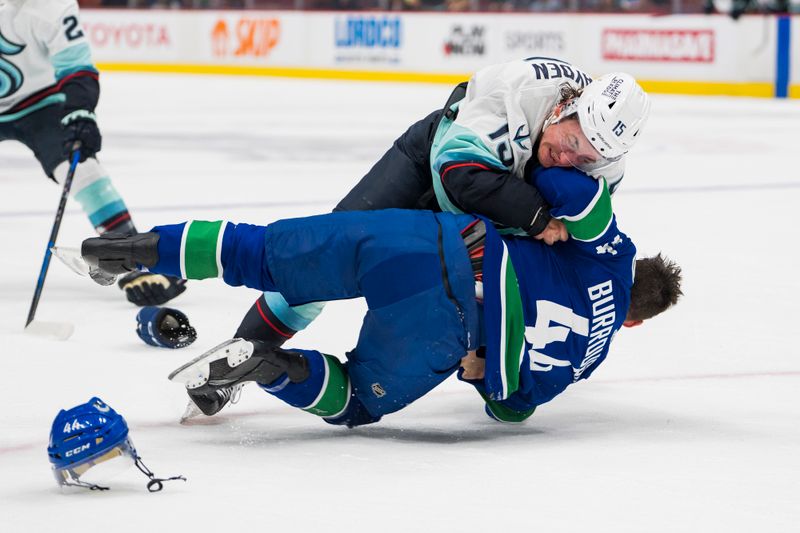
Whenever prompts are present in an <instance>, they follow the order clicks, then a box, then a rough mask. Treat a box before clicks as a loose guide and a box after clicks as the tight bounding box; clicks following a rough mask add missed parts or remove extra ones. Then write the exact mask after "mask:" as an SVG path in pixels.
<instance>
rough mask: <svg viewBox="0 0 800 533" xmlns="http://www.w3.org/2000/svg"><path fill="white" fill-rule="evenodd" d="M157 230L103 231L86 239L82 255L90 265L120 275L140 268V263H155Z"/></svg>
mask: <svg viewBox="0 0 800 533" xmlns="http://www.w3.org/2000/svg"><path fill="white" fill-rule="evenodd" d="M159 237H160V235H159V234H158V233H152V232H150V233H137V234H136V235H127V234H124V233H111V232H109V233H104V234H103V235H101V236H100V237H92V238H91V239H86V240H85V241H83V244H82V245H81V256H83V259H84V261H86V263H88V264H89V266H90V267H94V268H97V269H99V270H102V271H104V272H106V273H108V274H112V275H120V274H127V273H129V272H134V271H135V270H138V266H137V265H142V266H145V267H152V266H153V265H155V264H156V263H157V262H158V239H159Z"/></svg>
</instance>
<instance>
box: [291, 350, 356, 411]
mask: <svg viewBox="0 0 800 533" xmlns="http://www.w3.org/2000/svg"><path fill="white" fill-rule="evenodd" d="M322 356H323V359H324V361H325V379H324V380H323V383H322V389H321V390H320V393H319V395H318V396H317V397H316V399H315V400H314V402H313V403H312V404H311V405H309V406H308V407H304V408H303V410H304V411H308V412H309V413H312V414H315V415H319V416H324V417H333V416H336V415H339V414H341V413H342V412H343V411H344V410H345V409H346V408H347V404H348V402H349V400H350V378H349V377H348V375H347V371H346V370H345V368H344V365H342V363H341V362H340V361H339V360H338V359H336V358H335V357H333V356H330V355H327V354H322Z"/></svg>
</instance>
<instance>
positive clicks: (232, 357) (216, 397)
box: [169, 339, 309, 417]
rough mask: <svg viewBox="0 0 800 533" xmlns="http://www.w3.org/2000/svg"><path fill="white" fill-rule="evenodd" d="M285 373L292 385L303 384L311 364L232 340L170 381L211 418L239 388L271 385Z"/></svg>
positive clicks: (178, 371)
mask: <svg viewBox="0 0 800 533" xmlns="http://www.w3.org/2000/svg"><path fill="white" fill-rule="evenodd" d="M284 374H285V375H286V376H287V377H288V379H289V381H291V382H293V383H300V382H302V381H304V380H305V379H306V378H307V377H308V375H309V370H308V361H307V360H306V358H305V357H303V356H302V355H301V354H299V353H296V352H291V351H288V350H283V349H281V348H274V347H268V346H267V345H266V344H265V343H262V342H261V341H256V340H246V339H231V340H228V341H225V342H223V343H222V344H220V345H219V346H216V347H214V348H212V349H211V350H209V351H207V352H205V353H204V354H202V355H200V356H198V357H196V358H195V359H193V360H191V361H189V362H188V363H186V364H184V365H182V366H181V367H179V368H177V369H176V370H175V371H173V372H172V373H171V374H170V375H169V379H170V380H171V381H176V382H178V383H182V384H183V385H184V386H185V387H186V390H187V392H188V394H189V398H190V399H191V400H192V402H194V404H195V405H196V406H197V408H198V409H199V410H200V411H201V412H203V413H204V414H206V415H208V416H211V415H213V414H216V413H217V412H219V410H220V409H222V408H223V407H224V406H225V405H226V404H227V403H228V402H229V401H230V400H231V398H232V397H235V396H236V395H237V393H238V391H237V390H235V388H236V387H238V386H240V385H242V384H244V383H247V382H249V381H255V382H257V383H263V384H269V383H272V382H274V381H275V380H276V379H278V378H279V377H281V376H282V375H284ZM184 417H185V415H184Z"/></svg>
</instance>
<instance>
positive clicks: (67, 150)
mask: <svg viewBox="0 0 800 533" xmlns="http://www.w3.org/2000/svg"><path fill="white" fill-rule="evenodd" d="M96 120H97V117H95V114H94V113H92V112H91V111H88V110H86V109H79V110H77V111H73V112H72V113H70V114H68V115H67V116H65V117H64V118H62V119H61V127H62V128H64V130H65V131H64V133H65V135H64V154H65V155H66V156H67V157H70V156H71V154H72V147H73V145H74V144H75V142H76V141H79V142H80V147H81V162H83V161H86V159H87V158H89V157H94V155H95V154H96V153H97V152H99V151H100V148H102V147H103V138H102V137H101V136H100V129H99V128H98V127H97V121H96Z"/></svg>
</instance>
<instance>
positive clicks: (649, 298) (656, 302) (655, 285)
mask: <svg viewBox="0 0 800 533" xmlns="http://www.w3.org/2000/svg"><path fill="white" fill-rule="evenodd" d="M681 281H682V276H681V267H679V266H678V265H677V264H676V263H675V262H674V261H671V260H670V259H667V258H666V257H664V256H662V255H661V254H658V255H656V256H655V257H646V258H644V259H637V260H636V274H635V275H634V278H633V287H631V304H630V307H629V308H628V316H627V319H628V320H647V319H648V318H653V317H654V316H656V315H658V314H659V313H663V312H664V311H666V310H667V309H669V308H670V307H672V306H673V305H675V303H677V301H678V298H680V296H681V295H683V292H681Z"/></svg>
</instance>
